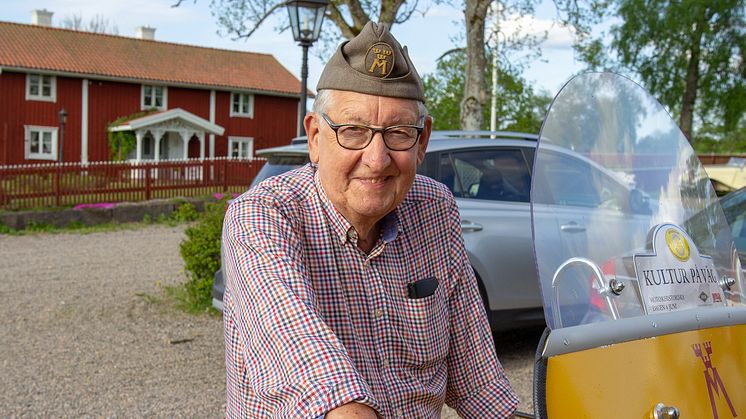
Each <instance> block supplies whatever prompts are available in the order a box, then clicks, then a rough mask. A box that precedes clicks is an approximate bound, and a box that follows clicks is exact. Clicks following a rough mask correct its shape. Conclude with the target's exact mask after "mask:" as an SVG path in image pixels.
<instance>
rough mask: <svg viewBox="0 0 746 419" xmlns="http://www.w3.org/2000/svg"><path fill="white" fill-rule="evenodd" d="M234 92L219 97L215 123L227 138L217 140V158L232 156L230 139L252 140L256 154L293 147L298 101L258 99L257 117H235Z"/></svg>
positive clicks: (274, 98)
mask: <svg viewBox="0 0 746 419" xmlns="http://www.w3.org/2000/svg"><path fill="white" fill-rule="evenodd" d="M230 109H231V94H230V92H216V94H215V123H216V124H218V125H220V126H222V127H223V128H225V135H223V136H219V137H218V136H216V137H215V156H216V157H220V156H227V155H228V137H229V136H231V137H232V136H237V137H252V138H253V139H254V151H256V150H259V149H262V148H268V147H275V146H279V145H287V144H290V140H291V139H292V138H293V137H295V135H296V133H297V130H298V127H297V121H298V99H293V98H286V97H277V96H265V95H254V117H253V118H242V117H231V116H230Z"/></svg>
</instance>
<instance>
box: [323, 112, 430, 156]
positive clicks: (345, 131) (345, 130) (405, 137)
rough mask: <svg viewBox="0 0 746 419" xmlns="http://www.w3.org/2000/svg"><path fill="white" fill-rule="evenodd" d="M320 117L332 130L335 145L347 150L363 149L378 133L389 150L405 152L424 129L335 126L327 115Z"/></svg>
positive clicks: (407, 126)
mask: <svg viewBox="0 0 746 419" xmlns="http://www.w3.org/2000/svg"><path fill="white" fill-rule="evenodd" d="M321 116H322V117H323V118H324V121H326V123H327V124H329V127H330V128H331V129H332V130H334V134H335V135H336V136H337V143H338V144H339V145H340V146H341V147H342V148H346V149H348V150H362V149H364V148H365V147H367V146H368V144H370V142H371V141H372V140H373V136H374V135H376V133H377V132H380V133H381V135H382V136H383V143H384V144H386V147H387V148H388V149H389V150H393V151H406V150H409V149H410V148H412V147H414V145H415V144H417V140H419V139H420V134H422V130H424V129H425V127H424V126H418V125H392V126H390V127H384V128H373V127H369V126H366V125H356V124H335V123H334V122H332V121H331V119H329V116H328V115H327V114H325V113H322V114H321Z"/></svg>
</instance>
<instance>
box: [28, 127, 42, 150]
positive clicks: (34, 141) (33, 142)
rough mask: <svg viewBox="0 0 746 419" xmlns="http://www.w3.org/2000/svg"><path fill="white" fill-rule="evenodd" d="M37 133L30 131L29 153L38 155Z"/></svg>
mask: <svg viewBox="0 0 746 419" xmlns="http://www.w3.org/2000/svg"><path fill="white" fill-rule="evenodd" d="M39 150H40V148H39V132H38V131H31V147H30V151H31V152H32V153H39Z"/></svg>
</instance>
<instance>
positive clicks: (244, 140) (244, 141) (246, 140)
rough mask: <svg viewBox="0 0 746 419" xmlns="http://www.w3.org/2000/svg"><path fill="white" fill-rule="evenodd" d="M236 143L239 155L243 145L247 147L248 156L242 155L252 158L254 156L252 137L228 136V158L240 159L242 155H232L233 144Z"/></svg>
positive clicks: (243, 147)
mask: <svg viewBox="0 0 746 419" xmlns="http://www.w3.org/2000/svg"><path fill="white" fill-rule="evenodd" d="M234 143H238V144H239V146H238V149H239V152H238V154H239V155H241V151H242V150H244V149H245V147H248V148H249V152H248V156H247V157H243V158H245V159H253V158H254V137H228V158H229V159H240V158H242V157H233V153H232V151H233V144H234Z"/></svg>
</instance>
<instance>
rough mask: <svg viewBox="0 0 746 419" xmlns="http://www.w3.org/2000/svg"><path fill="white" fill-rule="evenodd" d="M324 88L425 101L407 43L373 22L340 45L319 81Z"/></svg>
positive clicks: (317, 86)
mask: <svg viewBox="0 0 746 419" xmlns="http://www.w3.org/2000/svg"><path fill="white" fill-rule="evenodd" d="M323 89H334V90H346V91H350V92H358V93H366V94H370V95H376V96H388V97H399V98H404V99H414V100H419V101H420V102H424V101H425V94H424V89H423V87H422V80H421V79H420V76H419V75H418V74H417V70H415V68H414V65H413V64H412V60H410V59H409V54H407V47H402V46H401V45H400V44H399V42H398V41H397V40H396V38H394V36H393V35H391V33H390V32H389V30H388V28H387V27H386V25H382V24H376V23H373V22H368V23H367V24H366V25H365V27H364V28H363V30H362V31H361V32H360V33H359V34H358V35H357V36H356V37H354V38H352V39H351V40H349V41H345V42H343V43H342V44H340V45H339V48H337V51H336V52H335V53H334V55H333V56H332V58H331V59H330V60H329V62H328V63H327V64H326V66H325V67H324V71H323V72H322V73H321V78H320V79H319V83H318V84H317V85H316V90H317V91H318V90H323Z"/></svg>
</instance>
